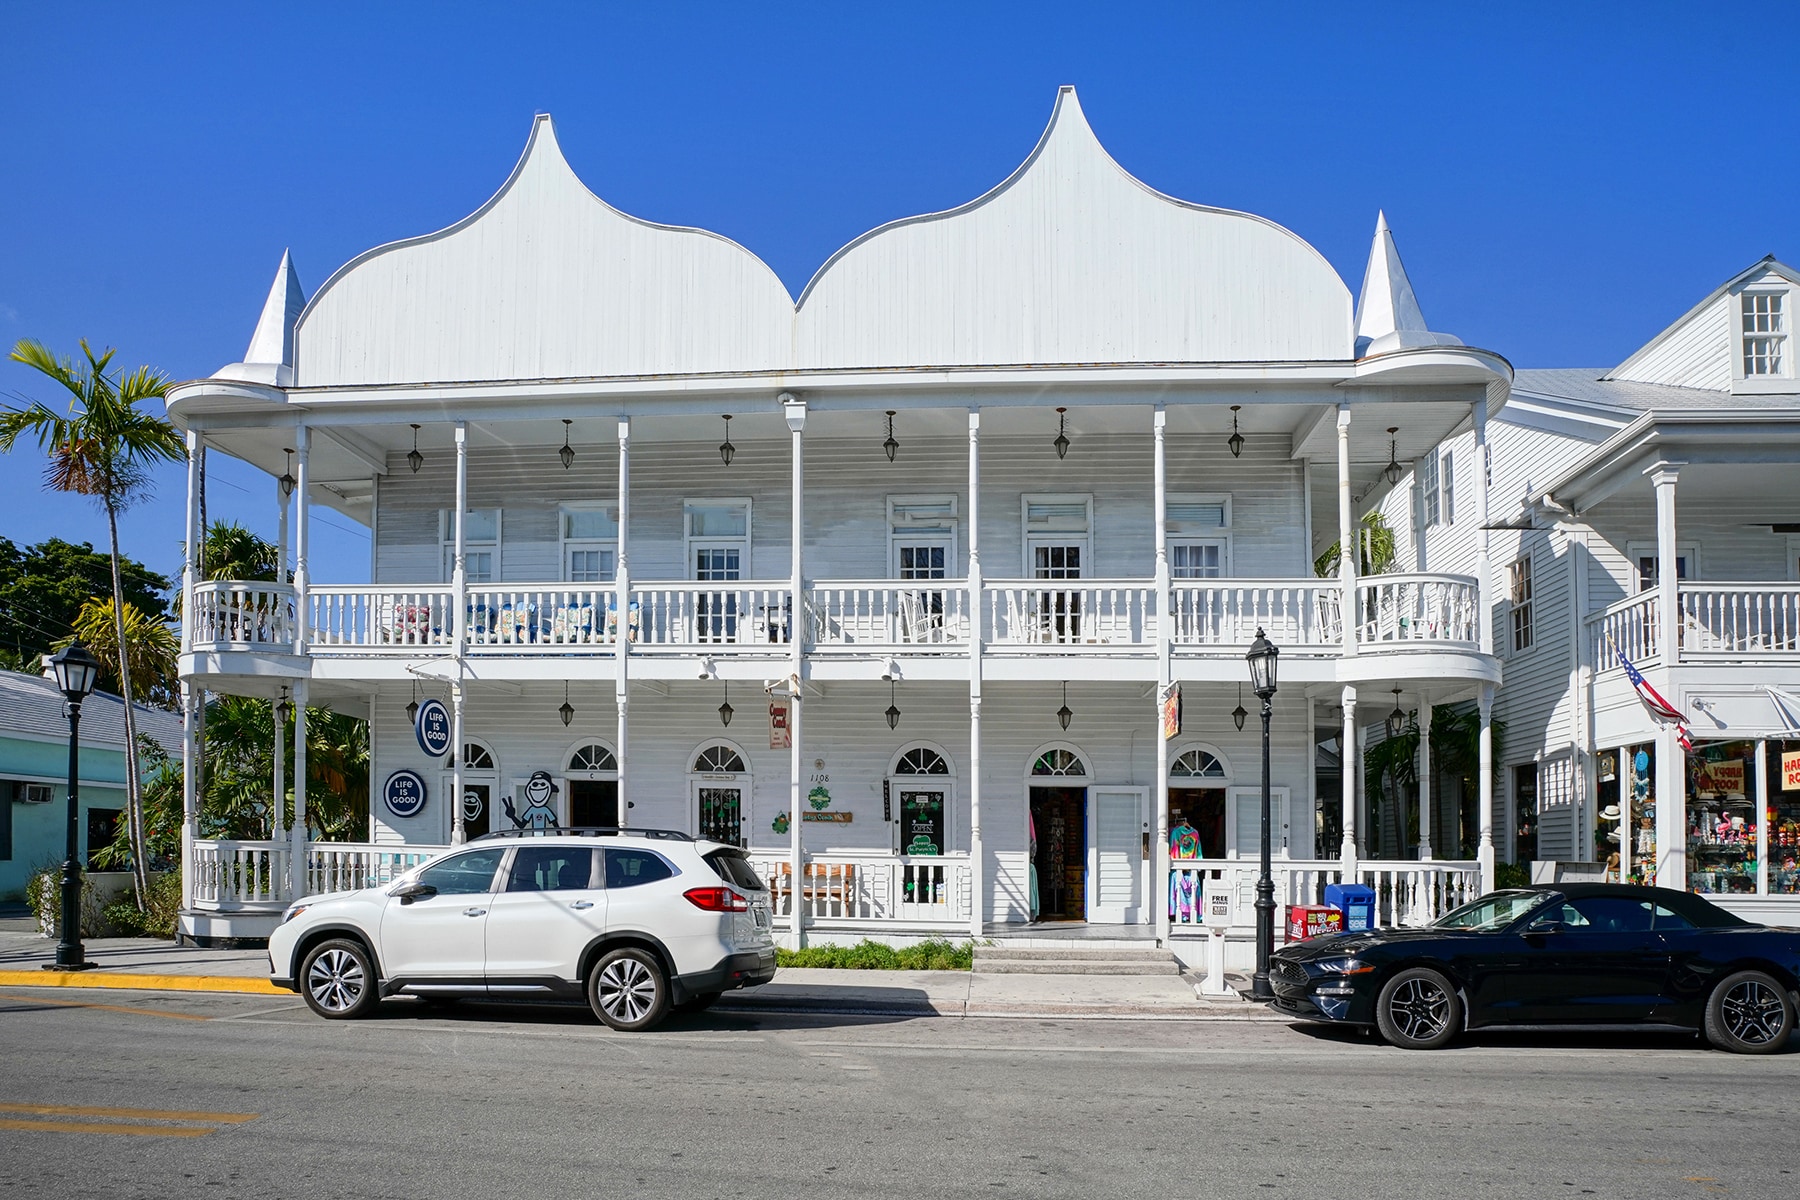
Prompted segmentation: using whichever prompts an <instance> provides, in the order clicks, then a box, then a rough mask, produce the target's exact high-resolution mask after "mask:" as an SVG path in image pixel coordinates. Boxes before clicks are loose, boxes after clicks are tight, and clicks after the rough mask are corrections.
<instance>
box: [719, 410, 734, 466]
mask: <svg viewBox="0 0 1800 1200" xmlns="http://www.w3.org/2000/svg"><path fill="white" fill-rule="evenodd" d="M719 457H720V458H721V459H723V460H724V462H725V465H726V466H728V467H729V466H730V465H731V460H732V459H734V458H736V457H737V447H736V446H734V445H732V444H731V414H730V413H726V414H725V440H724V441H722V442H720V443H719Z"/></svg>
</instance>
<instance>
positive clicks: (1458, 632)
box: [1356, 575, 1481, 646]
mask: <svg viewBox="0 0 1800 1200" xmlns="http://www.w3.org/2000/svg"><path fill="white" fill-rule="evenodd" d="M1356 597H1357V603H1356V610H1357V621H1358V627H1357V641H1358V642H1359V643H1363V644H1371V643H1379V642H1439V643H1441V642H1449V643H1453V644H1456V645H1460V646H1475V645H1478V644H1479V643H1480V628H1481V626H1480V612H1479V603H1480V589H1479V587H1478V586H1477V584H1476V582H1475V580H1473V579H1471V578H1469V577H1468V576H1466V575H1370V576H1368V577H1366V578H1363V579H1359V580H1357V584H1356Z"/></svg>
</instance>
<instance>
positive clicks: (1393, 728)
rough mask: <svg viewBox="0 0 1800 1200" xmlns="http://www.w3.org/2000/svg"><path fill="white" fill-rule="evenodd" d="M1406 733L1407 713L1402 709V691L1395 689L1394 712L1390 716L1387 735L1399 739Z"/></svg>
mask: <svg viewBox="0 0 1800 1200" xmlns="http://www.w3.org/2000/svg"><path fill="white" fill-rule="evenodd" d="M1405 732H1406V713H1405V712H1404V711H1402V710H1401V708H1400V689H1399V688H1395V689H1394V711H1393V712H1391V713H1389V714H1388V718H1387V734H1388V736H1389V737H1391V738H1397V737H1399V736H1400V735H1401V734H1403V733H1405Z"/></svg>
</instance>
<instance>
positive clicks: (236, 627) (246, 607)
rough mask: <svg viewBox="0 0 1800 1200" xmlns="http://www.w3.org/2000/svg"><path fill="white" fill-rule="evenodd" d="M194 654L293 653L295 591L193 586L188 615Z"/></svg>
mask: <svg viewBox="0 0 1800 1200" xmlns="http://www.w3.org/2000/svg"><path fill="white" fill-rule="evenodd" d="M188 619H189V621H190V628H191V629H192V645H193V647H194V648H195V649H197V650H212V649H248V648H254V649H258V650H277V651H280V652H282V653H287V654H291V653H293V651H294V589H293V588H292V587H289V586H288V585H287V584H282V583H243V582H239V581H236V580H215V581H209V582H207V583H198V584H195V585H194V610H193V612H192V613H190V614H189V615H188Z"/></svg>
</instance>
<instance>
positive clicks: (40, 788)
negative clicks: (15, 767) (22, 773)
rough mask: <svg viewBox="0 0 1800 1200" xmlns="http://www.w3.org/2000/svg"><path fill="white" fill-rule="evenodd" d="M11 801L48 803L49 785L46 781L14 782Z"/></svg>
mask: <svg viewBox="0 0 1800 1200" xmlns="http://www.w3.org/2000/svg"><path fill="white" fill-rule="evenodd" d="M12 788H13V801H14V802H15V803H17V804H48V803H50V785H49V784H47V783H14V784H13V785H12Z"/></svg>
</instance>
